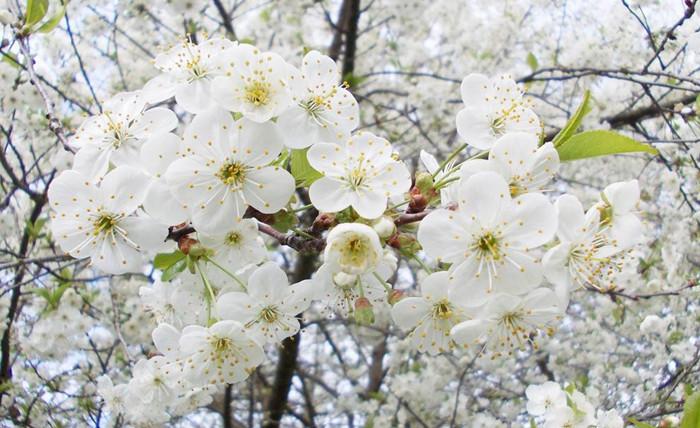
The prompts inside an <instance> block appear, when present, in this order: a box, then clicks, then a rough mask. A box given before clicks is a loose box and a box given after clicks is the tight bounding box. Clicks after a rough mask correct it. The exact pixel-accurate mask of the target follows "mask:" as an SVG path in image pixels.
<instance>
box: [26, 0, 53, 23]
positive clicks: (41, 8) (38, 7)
mask: <svg viewBox="0 0 700 428" xmlns="http://www.w3.org/2000/svg"><path fill="white" fill-rule="evenodd" d="M47 10H49V0H27V16H25V17H24V23H25V24H26V25H27V26H29V27H31V26H32V25H34V24H36V23H37V22H39V21H41V19H42V18H43V17H44V15H46V11H47Z"/></svg>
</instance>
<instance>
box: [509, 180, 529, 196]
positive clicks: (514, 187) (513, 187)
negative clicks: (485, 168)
mask: <svg viewBox="0 0 700 428" xmlns="http://www.w3.org/2000/svg"><path fill="white" fill-rule="evenodd" d="M508 189H509V190H510V196H511V197H512V198H515V197H516V196H520V195H522V194H523V193H525V188H524V187H523V186H521V185H520V183H519V182H518V180H517V179H516V178H514V179H513V180H512V181H511V182H510V184H509V185H508Z"/></svg>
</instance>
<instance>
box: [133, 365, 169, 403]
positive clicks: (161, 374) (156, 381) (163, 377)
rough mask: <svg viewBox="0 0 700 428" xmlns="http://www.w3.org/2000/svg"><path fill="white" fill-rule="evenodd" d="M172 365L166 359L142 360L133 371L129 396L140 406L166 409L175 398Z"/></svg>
mask: <svg viewBox="0 0 700 428" xmlns="http://www.w3.org/2000/svg"><path fill="white" fill-rule="evenodd" d="M169 370H172V365H171V364H170V363H169V362H168V360H167V359H166V358H165V357H153V358H150V359H145V358H142V359H140V360H139V361H137V362H136V364H135V365H134V368H133V370H132V375H133V378H132V380H131V382H129V386H128V388H129V395H130V396H131V397H132V398H133V399H134V400H137V402H138V404H139V405H143V404H148V405H151V406H157V407H161V408H164V407H165V406H167V405H168V404H169V403H170V400H171V399H172V398H173V397H174V395H175V391H174V385H173V379H172V375H173V373H172V371H169Z"/></svg>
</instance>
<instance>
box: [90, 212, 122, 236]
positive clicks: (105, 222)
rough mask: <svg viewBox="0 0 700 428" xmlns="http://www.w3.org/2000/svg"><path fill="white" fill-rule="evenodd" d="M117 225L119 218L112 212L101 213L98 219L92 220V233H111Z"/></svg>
mask: <svg viewBox="0 0 700 428" xmlns="http://www.w3.org/2000/svg"><path fill="white" fill-rule="evenodd" d="M116 225H117V218H116V217H114V216H112V215H110V214H101V215H100V216H99V217H98V218H97V220H95V221H94V222H92V226H93V229H92V234H93V235H95V236H97V235H100V234H102V233H109V232H111V231H112V229H114V226H116Z"/></svg>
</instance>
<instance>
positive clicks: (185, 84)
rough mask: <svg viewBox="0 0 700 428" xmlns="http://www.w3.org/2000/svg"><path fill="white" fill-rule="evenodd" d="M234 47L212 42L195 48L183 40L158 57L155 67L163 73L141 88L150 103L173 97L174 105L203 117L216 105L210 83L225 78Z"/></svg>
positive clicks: (215, 40)
mask: <svg viewBox="0 0 700 428" xmlns="http://www.w3.org/2000/svg"><path fill="white" fill-rule="evenodd" d="M237 49H238V47H237V43H235V42H231V41H230V40H227V39H222V38H215V39H209V40H205V41H203V42H200V43H198V44H195V43H191V42H190V41H187V40H184V41H182V43H180V44H178V45H176V46H174V47H172V48H170V49H169V50H167V51H166V52H163V53H161V54H159V55H158V56H157V57H156V59H155V61H154V65H155V67H156V68H157V69H159V70H160V71H162V72H163V73H162V74H160V75H158V76H156V77H154V78H153V79H151V80H150V81H149V82H148V83H146V85H145V86H144V88H143V92H144V95H145V96H146V97H147V98H148V101H149V102H150V103H156V102H160V101H164V100H166V99H168V98H171V97H172V96H175V101H176V102H177V104H178V105H179V106H180V107H182V108H183V109H185V110H186V111H188V112H190V113H202V112H205V111H207V110H209V109H210V108H212V106H213V105H215V103H214V101H213V99H212V96H213V95H212V90H211V81H212V79H213V78H215V77H216V76H221V75H223V74H224V72H225V70H226V67H227V66H228V64H229V62H230V58H231V56H232V55H234V53H235V52H236V50H237Z"/></svg>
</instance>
